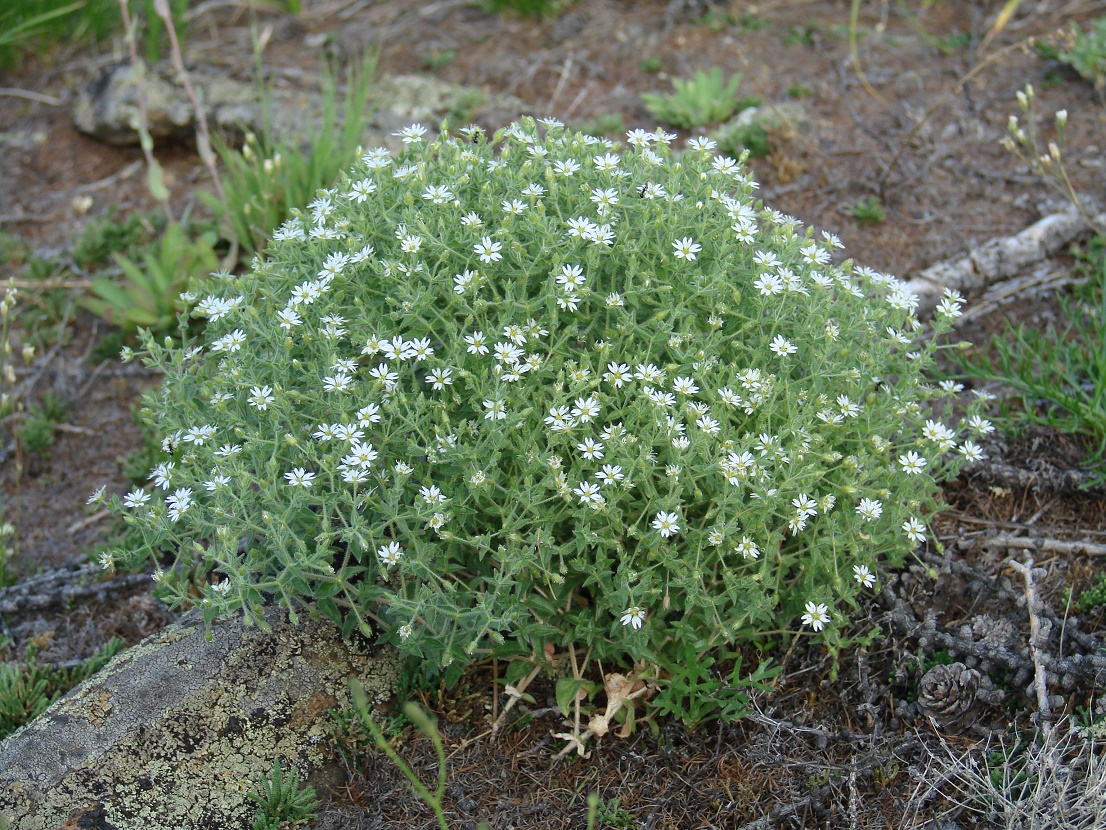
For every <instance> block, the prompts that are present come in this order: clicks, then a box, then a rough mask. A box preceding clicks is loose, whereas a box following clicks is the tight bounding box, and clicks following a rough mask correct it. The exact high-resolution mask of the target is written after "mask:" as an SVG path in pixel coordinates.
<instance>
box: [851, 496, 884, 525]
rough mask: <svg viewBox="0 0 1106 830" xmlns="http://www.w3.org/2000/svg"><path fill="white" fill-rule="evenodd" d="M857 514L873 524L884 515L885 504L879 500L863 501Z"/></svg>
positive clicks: (857, 509) (858, 507)
mask: <svg viewBox="0 0 1106 830" xmlns="http://www.w3.org/2000/svg"><path fill="white" fill-rule="evenodd" d="M856 512H857V515H858V516H860V517H861V518H862V519H864V520H865V521H869V522H871V521H874V520H876V519H878V518H879V517H880V516H882V515H883V504H882V503H881V502H880V501H879V500H878V499H861V500H860V504H858V505H857V507H856Z"/></svg>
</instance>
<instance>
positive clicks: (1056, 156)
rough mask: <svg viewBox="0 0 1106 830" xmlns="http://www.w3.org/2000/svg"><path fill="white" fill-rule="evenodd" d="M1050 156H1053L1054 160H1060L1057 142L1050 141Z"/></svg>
mask: <svg viewBox="0 0 1106 830" xmlns="http://www.w3.org/2000/svg"><path fill="white" fill-rule="evenodd" d="M1048 154H1049V155H1050V156H1052V158H1053V159H1054V160H1056V161H1059V160H1060V148H1059V147H1058V146H1056V142H1055V141H1050V142H1049V143H1048Z"/></svg>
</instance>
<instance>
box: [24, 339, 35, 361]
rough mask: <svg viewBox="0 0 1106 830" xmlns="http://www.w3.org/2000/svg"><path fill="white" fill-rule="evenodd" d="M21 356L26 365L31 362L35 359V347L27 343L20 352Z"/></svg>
mask: <svg viewBox="0 0 1106 830" xmlns="http://www.w3.org/2000/svg"><path fill="white" fill-rule="evenodd" d="M21 354H22V355H23V360H24V361H25V362H27V363H30V362H31V361H32V360H34V359H35V347H34V346H32V345H30V344H29V343H28V344H27V345H26V346H24V347H23V351H22V352H21Z"/></svg>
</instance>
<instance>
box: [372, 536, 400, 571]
mask: <svg viewBox="0 0 1106 830" xmlns="http://www.w3.org/2000/svg"><path fill="white" fill-rule="evenodd" d="M376 555H377V557H378V558H379V559H380V563H381V564H382V565H383V566H384V567H385V568H390V567H391V566H392V565H396V564H398V563H399V560H400V559H402V558H403V548H401V547H400V546H399V542H389V543H388V544H386V545H381V546H380V547H379V548H377V549H376Z"/></svg>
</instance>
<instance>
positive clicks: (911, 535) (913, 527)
mask: <svg viewBox="0 0 1106 830" xmlns="http://www.w3.org/2000/svg"><path fill="white" fill-rule="evenodd" d="M902 529H903V531H904V532H905V533H906V536H907V538H908V539H910V541H911V542H917V543H919V544H921V543H922V542H924V541H925V540H926V526H925V525H924V524H922V523H921V521H919V520H918V519H916V518H914V517H913V516H911V517H910V518H909V519H907V520H906V521H905V522H903V524H902Z"/></svg>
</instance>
